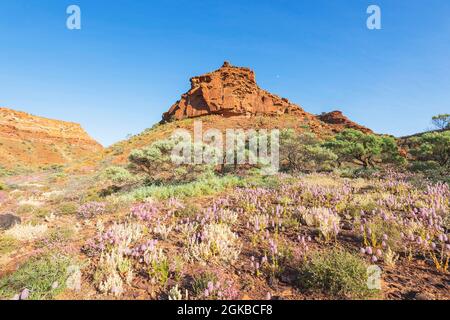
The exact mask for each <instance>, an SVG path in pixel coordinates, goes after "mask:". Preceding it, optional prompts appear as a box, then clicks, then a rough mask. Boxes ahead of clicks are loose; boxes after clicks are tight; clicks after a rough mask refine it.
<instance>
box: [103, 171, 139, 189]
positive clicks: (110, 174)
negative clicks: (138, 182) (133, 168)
mask: <svg viewBox="0 0 450 320" xmlns="http://www.w3.org/2000/svg"><path fill="white" fill-rule="evenodd" d="M102 176H103V178H104V179H105V180H107V181H109V182H110V183H112V184H113V185H116V186H121V185H124V184H127V183H130V182H133V181H134V177H133V175H132V174H131V173H130V172H129V171H128V170H127V169H125V168H122V167H116V166H112V167H108V168H106V169H105V170H104V171H103V174H102Z"/></svg>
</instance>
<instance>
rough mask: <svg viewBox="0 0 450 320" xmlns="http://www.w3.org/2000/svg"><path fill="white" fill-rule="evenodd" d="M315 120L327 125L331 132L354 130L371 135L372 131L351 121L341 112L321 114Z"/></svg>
mask: <svg viewBox="0 0 450 320" xmlns="http://www.w3.org/2000/svg"><path fill="white" fill-rule="evenodd" d="M317 118H318V119H319V120H321V121H323V122H325V123H328V124H329V125H331V126H332V128H333V131H335V132H339V131H341V130H343V129H355V130H359V131H362V132H364V133H373V131H372V130H370V129H369V128H366V127H363V126H361V125H359V124H357V123H355V122H353V121H351V120H350V119H349V118H347V117H346V116H344V115H343V114H342V112H341V111H332V112H328V113H322V114H321V115H319V116H317Z"/></svg>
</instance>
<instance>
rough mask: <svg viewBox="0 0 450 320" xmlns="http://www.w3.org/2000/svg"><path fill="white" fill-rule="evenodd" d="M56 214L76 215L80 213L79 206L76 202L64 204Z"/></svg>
mask: <svg viewBox="0 0 450 320" xmlns="http://www.w3.org/2000/svg"><path fill="white" fill-rule="evenodd" d="M56 212H57V213H58V214H59V215H62V216H68V215H74V214H76V213H77V212H78V205H77V204H76V203H75V202H63V203H61V204H60V205H59V206H58V209H57V211H56Z"/></svg>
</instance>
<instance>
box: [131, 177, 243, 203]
mask: <svg viewBox="0 0 450 320" xmlns="http://www.w3.org/2000/svg"><path fill="white" fill-rule="evenodd" d="M239 185H243V181H242V180H241V179H240V178H238V177H236V176H224V177H213V178H209V179H202V180H199V181H193V182H189V183H185V184H175V185H160V186H159V185H151V186H147V187H142V188H139V189H136V190H134V191H132V192H131V193H130V194H129V196H131V197H132V198H133V199H135V200H140V201H142V200H144V199H146V198H155V199H160V200H165V199H170V198H187V197H197V196H203V195H212V194H216V193H218V192H222V191H224V190H225V189H227V188H231V187H235V186H239Z"/></svg>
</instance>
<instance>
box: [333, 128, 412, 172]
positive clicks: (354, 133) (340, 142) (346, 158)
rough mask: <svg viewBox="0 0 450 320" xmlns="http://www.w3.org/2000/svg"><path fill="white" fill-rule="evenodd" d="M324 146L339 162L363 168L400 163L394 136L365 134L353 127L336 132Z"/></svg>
mask: <svg viewBox="0 0 450 320" xmlns="http://www.w3.org/2000/svg"><path fill="white" fill-rule="evenodd" d="M325 146H326V147H327V148H329V149H331V150H332V151H333V152H334V153H335V154H337V155H338V161H339V163H340V164H341V163H343V162H352V163H356V164H358V165H362V166H363V167H364V168H368V167H375V164H376V163H402V162H404V161H405V159H404V158H403V157H401V155H400V153H399V150H398V147H397V143H396V141H395V139H394V138H392V137H388V136H378V135H374V134H365V133H363V132H361V131H358V130H354V129H346V130H344V131H342V132H340V133H338V134H337V135H336V136H335V137H334V138H333V139H332V140H330V141H328V142H326V143H325Z"/></svg>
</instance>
